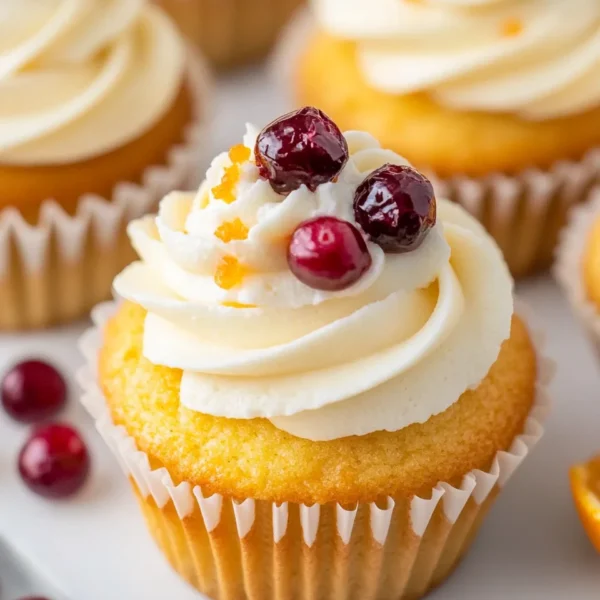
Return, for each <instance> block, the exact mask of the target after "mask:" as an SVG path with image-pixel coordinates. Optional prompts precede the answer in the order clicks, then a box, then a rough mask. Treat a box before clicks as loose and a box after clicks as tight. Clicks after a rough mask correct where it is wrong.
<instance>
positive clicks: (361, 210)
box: [354, 164, 436, 252]
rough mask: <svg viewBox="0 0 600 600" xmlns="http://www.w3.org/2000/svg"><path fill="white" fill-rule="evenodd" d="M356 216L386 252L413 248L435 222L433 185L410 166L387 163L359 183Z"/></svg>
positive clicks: (368, 233)
mask: <svg viewBox="0 0 600 600" xmlns="http://www.w3.org/2000/svg"><path fill="white" fill-rule="evenodd" d="M354 216H355V218H356V221H357V222H358V224H359V225H360V226H361V227H362V229H363V231H364V232H365V233H366V234H367V235H368V236H369V237H370V238H371V239H372V240H373V241H374V242H375V243H376V244H378V245H379V246H381V247H382V248H383V249H384V250H386V251H387V252H410V251H411V250H414V249H415V248H417V247H418V246H419V245H420V244H421V242H422V241H423V240H424V239H425V236H426V235H427V232H428V231H429V230H430V229H431V228H432V227H433V226H434V225H435V219H436V204H435V195H434V193H433V186H432V185H431V182H430V181H429V180H428V179H426V178H425V177H423V175H421V174H420V173H419V172H418V171H415V169H412V168H411V167H403V166H399V165H390V164H386V165H384V166H383V167H381V168H379V169H377V170H376V171H373V173H371V174H370V175H369V176H368V177H367V178H366V179H365V180H364V181H363V182H362V183H361V184H360V185H359V186H358V189H357V190H356V194H355V195H354Z"/></svg>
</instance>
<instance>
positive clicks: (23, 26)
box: [0, 0, 186, 165]
mask: <svg viewBox="0 0 600 600" xmlns="http://www.w3.org/2000/svg"><path fill="white" fill-rule="evenodd" d="M0 11H1V15H0V17H1V18H0V163H5V164H15V165H46V164H51V165H53V164H64V163H72V162H77V161H81V160H85V159H88V158H92V157H94V156H99V155H102V154H105V153H108V152H110V151H111V150H114V149H116V148H118V147H121V146H123V145H125V144H126V143H128V142H130V141H132V140H134V139H136V138H137V137H139V136H140V135H143V134H144V133H145V132H146V131H148V130H149V129H150V128H151V127H152V126H153V125H154V124H155V123H156V122H158V121H159V120H160V118H161V117H162V116H163V115H164V114H165V113H166V112H167V111H168V109H169V107H170V106H171V105H172V104H173V102H174V100H175V98H176V96H177V94H178V92H179V90H180V87H181V84H182V80H183V77H184V69H185V60H186V58H185V45H184V42H183V40H182V38H181V36H180V35H179V33H178V32H177V30H176V27H175V25H174V24H173V23H172V22H171V21H170V20H169V18H168V17H167V16H166V15H165V14H164V13H163V12H162V11H161V10H160V9H158V8H156V7H154V6H151V5H150V3H149V1H148V0H43V1H40V0H8V2H2V8H1V9H0Z"/></svg>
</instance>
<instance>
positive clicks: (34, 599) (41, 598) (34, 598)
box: [19, 596, 48, 600]
mask: <svg viewBox="0 0 600 600" xmlns="http://www.w3.org/2000/svg"><path fill="white" fill-rule="evenodd" d="M19 600H48V598H46V597H45V596H27V598H19Z"/></svg>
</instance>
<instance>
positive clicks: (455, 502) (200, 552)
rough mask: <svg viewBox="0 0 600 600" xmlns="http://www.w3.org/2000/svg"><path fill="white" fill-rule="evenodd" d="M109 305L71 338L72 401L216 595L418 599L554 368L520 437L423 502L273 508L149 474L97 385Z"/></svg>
mask: <svg viewBox="0 0 600 600" xmlns="http://www.w3.org/2000/svg"><path fill="white" fill-rule="evenodd" d="M116 306H117V305H116V303H105V304H103V305H100V306H98V307H97V308H96V309H95V310H94V312H93V320H94V323H95V327H94V328H92V329H90V330H89V331H88V332H86V334H85V335H84V336H83V338H82V339H81V343H80V346H81V349H82V352H83V354H84V356H85V358H86V362H87V364H86V366H85V367H84V368H83V369H82V370H81V371H80V372H79V373H78V379H79V382H80V384H81V386H82V388H83V390H84V393H83V397H82V401H83V404H84V405H85V406H86V408H87V409H88V411H89V412H90V414H91V415H92V416H93V418H94V419H95V421H96V425H97V428H98V430H99V431H100V433H101V434H102V436H103V438H104V439H105V441H106V442H107V444H108V445H109V446H110V448H111V449H112V450H113V452H114V453H115V455H116V457H117V459H118V461H119V463H120V464H121V467H122V468H123V471H124V472H125V474H126V475H127V476H128V477H129V478H130V480H131V482H132V484H133V488H134V491H135V493H136V495H137V496H138V498H139V500H140V504H141V507H142V510H143V512H144V515H145V517H146V520H147V522H148V526H149V528H150V531H151V532H152V534H153V535H154V537H155V539H156V541H157V543H158V545H159V546H160V547H161V549H162V550H163V551H164V553H165V554H166V556H167V558H168V559H169V561H170V562H171V564H172V566H173V568H174V569H175V570H176V571H177V572H178V573H179V574H180V575H182V576H183V577H184V578H185V579H187V580H188V581H189V582H190V583H191V584H192V585H194V586H195V587H196V588H198V589H199V590H200V591H202V592H204V593H206V594H208V595H209V596H211V597H215V598H219V599H221V600H223V599H232V600H233V599H236V600H237V599H241V598H249V599H256V600H264V599H265V598H273V599H276V600H284V599H285V600H287V599H290V598H297V599H299V600H302V599H306V600H308V599H309V598H310V599H313V598H322V599H325V598H331V600H344V599H345V598H361V600H369V599H380V598H381V599H383V598H390V599H391V598H394V599H398V600H399V599H409V598H411V599H412V598H419V597H421V596H422V595H423V594H424V593H425V592H426V591H427V590H428V589H430V588H431V587H433V586H435V585H437V584H438V583H441V581H442V580H443V579H444V578H445V577H446V576H447V575H448V574H449V573H450V572H451V571H452V570H453V569H454V567H455V566H456V564H457V563H458V561H459V560H460V558H461V557H462V555H463V554H464V552H465V551H466V550H467V549H468V546H469V545H470V542H471V541H472V539H473V538H474V535H475V533H476V532H477V529H478V527H479V525H480V523H481V521H482V519H483V517H484V515H485V513H486V512H487V510H488V508H489V507H490V505H491V504H492V502H493V500H494V499H495V497H496V495H497V493H498V491H499V490H500V489H501V488H502V487H503V486H504V485H505V484H506V482H507V481H508V479H509V478H510V477H511V475H512V474H513V473H514V471H515V469H516V468H517V467H518V466H519V465H520V464H521V462H522V460H523V459H524V458H525V456H526V455H527V454H528V453H529V451H530V450H531V448H532V447H533V446H534V445H535V444H536V443H537V441H538V440H539V439H540V437H541V436H542V433H543V427H542V424H541V423H542V421H543V420H544V419H545V417H546V415H547V412H548V409H549V399H548V395H547V392H546V385H547V383H548V380H549V378H550V377H551V371H552V364H551V363H550V361H547V360H546V359H544V358H542V356H541V355H540V359H539V366H538V371H539V372H538V383H537V387H536V401H535V405H534V407H533V408H532V411H531V414H530V416H529V417H528V419H527V422H526V424H525V427H524V431H523V433H522V434H521V435H519V436H517V437H516V438H515V440H514V441H513V443H512V445H511V447H510V448H509V449H508V450H507V451H506V452H498V453H497V455H496V457H495V459H494V461H493V463H492V465H491V467H490V469H489V470H488V471H480V470H475V471H472V472H470V473H467V474H466V475H465V476H464V478H463V480H462V482H461V484H460V485H459V486H458V487H454V486H452V485H450V484H449V483H443V482H440V483H439V484H438V485H437V486H435V487H434V488H433V489H432V490H431V492H430V494H427V495H424V496H423V497H416V496H415V497H413V498H410V499H406V498H396V499H394V498H391V497H390V498H387V499H385V500H383V501H382V502H378V503H370V504H359V505H356V506H352V507H349V506H341V505H339V504H333V503H331V504H325V505H318V504H315V505H312V506H306V505H303V504H294V503H283V504H274V503H270V502H266V501H263V500H254V499H251V498H248V499H246V500H244V501H239V499H238V500H237V501H236V500H233V499H231V498H227V497H223V496H221V495H218V494H214V495H212V496H209V497H206V496H204V494H203V492H202V489H201V488H200V487H194V488H192V486H191V485H190V484H189V483H186V482H182V483H179V484H178V485H175V483H174V482H173V480H172V478H171V476H170V475H169V473H168V472H167V470H166V469H164V468H160V469H155V470H153V469H152V467H151V466H150V462H149V459H148V456H147V455H146V454H145V453H143V452H140V451H139V450H138V449H137V448H136V444H135V441H134V440H133V439H132V438H131V437H129V436H128V434H127V432H126V431H125V429H124V428H123V427H121V426H116V425H114V424H113V423H112V421H111V417H110V414H109V410H108V407H107V404H106V401H105V399H104V397H103V395H102V392H101V391H100V389H99V387H98V384H97V371H96V369H97V359H98V352H99V349H100V346H101V344H102V330H103V327H104V324H105V323H106V321H107V320H108V319H109V318H110V316H111V315H112V314H114V312H115V310H116Z"/></svg>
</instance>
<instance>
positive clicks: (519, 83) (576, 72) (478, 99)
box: [313, 0, 600, 120]
mask: <svg viewBox="0 0 600 600" xmlns="http://www.w3.org/2000/svg"><path fill="white" fill-rule="evenodd" d="M313 4H314V7H315V11H316V14H317V18H318V20H319V23H320V25H321V26H322V27H323V28H324V29H325V30H326V31H328V32H330V33H332V34H333V35H336V36H340V37H343V38H348V39H351V40H356V41H357V43H358V60H359V61H360V66H361V68H362V71H363V73H364V76H365V78H366V80H367V81H368V82H369V83H370V84H371V85H372V86H373V87H375V88H377V89H380V90H382V91H385V92H388V93H392V94H409V93H412V92H420V91H427V92H429V93H430V94H431V95H432V96H433V97H434V98H435V99H436V100H437V101H439V102H440V103H442V104H444V105H447V106H450V107H452V108H456V109H464V110H481V111H488V112H490V111H492V112H493V111H500V112H510V113H517V114H519V115H520V116H521V117H523V118H526V119H532V120H541V119H549V118H558V117H564V116H568V115H573V114H577V113H581V112H584V111H586V110H589V109H592V108H595V107H597V106H599V105H600V2H598V0H569V1H568V2H567V1H565V0H519V1H515V0H425V1H421V2H419V1H415V0H412V1H411V0H370V1H369V2H365V1H364V0H313Z"/></svg>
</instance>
